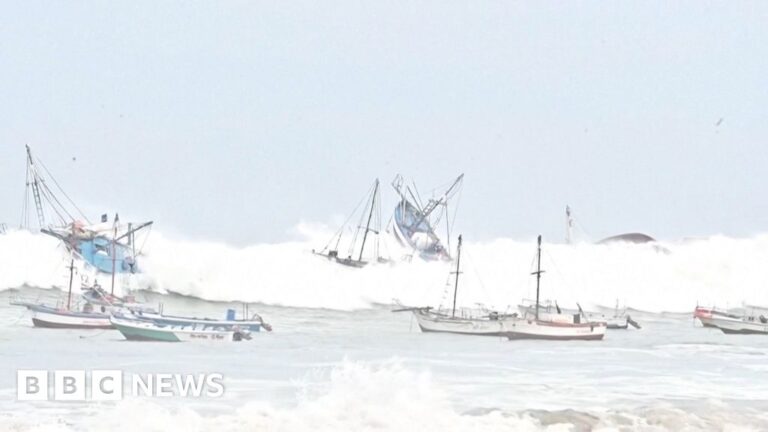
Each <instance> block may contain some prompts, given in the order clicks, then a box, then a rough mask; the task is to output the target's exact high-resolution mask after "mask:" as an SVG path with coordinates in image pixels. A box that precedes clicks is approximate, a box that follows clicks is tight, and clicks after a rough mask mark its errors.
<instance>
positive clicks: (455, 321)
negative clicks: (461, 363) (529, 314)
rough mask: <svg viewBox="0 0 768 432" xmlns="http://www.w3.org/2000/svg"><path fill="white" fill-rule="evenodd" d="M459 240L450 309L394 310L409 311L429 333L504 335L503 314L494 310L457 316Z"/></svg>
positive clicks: (463, 313) (466, 311)
mask: <svg viewBox="0 0 768 432" xmlns="http://www.w3.org/2000/svg"><path fill="white" fill-rule="evenodd" d="M461 243H462V237H461V236H459V242H458V246H457V247H456V270H455V271H454V272H452V274H454V275H455V279H454V288H453V307H452V308H451V309H450V310H441V309H439V308H438V309H437V310H435V309H433V308H431V307H413V308H400V309H396V310H395V311H394V312H405V311H410V312H412V313H413V316H414V317H415V318H416V321H417V322H418V324H419V328H420V329H421V331H422V332H425V333H429V332H435V333H456V334H464V335H474V336H504V335H505V330H504V320H505V319H506V318H508V316H507V315H504V314H500V313H498V312H495V311H489V310H481V311H473V310H466V309H463V310H460V311H459V314H458V315H457V313H456V312H457V310H456V297H457V295H458V289H459V275H460V274H461V271H460V265H461Z"/></svg>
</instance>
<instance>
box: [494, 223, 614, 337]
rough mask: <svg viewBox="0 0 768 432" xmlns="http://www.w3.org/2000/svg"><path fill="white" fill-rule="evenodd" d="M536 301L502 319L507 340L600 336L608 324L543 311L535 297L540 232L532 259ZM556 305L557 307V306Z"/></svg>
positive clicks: (537, 295)
mask: <svg viewBox="0 0 768 432" xmlns="http://www.w3.org/2000/svg"><path fill="white" fill-rule="evenodd" d="M536 262H537V265H536V271H535V272H533V273H532V274H535V275H536V303H535V305H534V306H533V308H532V310H531V308H526V309H524V310H522V312H523V315H522V316H520V317H515V318H510V319H507V320H504V326H505V329H504V330H505V332H506V336H507V338H509V339H510V340H517V339H545V340H602V339H603V337H604V336H605V331H606V329H607V328H608V324H607V323H606V322H605V321H602V320H601V321H590V320H588V319H586V317H584V315H583V314H582V313H578V314H564V313H561V311H556V312H555V313H550V312H543V311H542V307H541V302H540V301H539V294H540V285H541V274H542V273H543V270H541V236H539V238H538V250H537V259H536ZM558 309H559V308H558Z"/></svg>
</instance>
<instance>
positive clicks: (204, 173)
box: [0, 1, 768, 244]
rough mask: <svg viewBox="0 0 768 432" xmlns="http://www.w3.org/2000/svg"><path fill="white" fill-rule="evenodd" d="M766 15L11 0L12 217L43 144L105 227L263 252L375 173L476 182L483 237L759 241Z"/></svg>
mask: <svg viewBox="0 0 768 432" xmlns="http://www.w3.org/2000/svg"><path fill="white" fill-rule="evenodd" d="M766 23H768V3H766V2H746V1H745V2H701V1H694V2H667V1H659V2H651V1H648V2H628V1H625V2H597V1H594V2H578V1H570V2H511V1H510V2H503V1H467V2H451V1H448V2H446V1H435V2H425V1H418V2H374V1H369V2H299V1H292V2H256V1H247V2H234V1H229V2H202V1H197V2H194V1H185V2H170V1H168V2H155V1H130V2H128V1H126V2H54V1H49V2H18V3H16V4H14V5H5V6H4V8H3V13H2V14H0V101H2V103H0V149H2V151H0V221H6V222H8V223H9V224H12V225H16V224H18V221H19V218H20V210H21V204H22V196H23V192H24V144H27V143H28V144H30V145H31V146H32V148H33V150H34V151H35V152H36V154H37V156H39V157H40V158H41V159H43V160H44V161H45V162H46V164H47V165H48V167H49V168H50V169H51V170H52V171H53V172H54V174H55V175H56V177H57V179H58V180H59V182H61V183H62V184H63V186H64V187H65V189H67V190H68V192H69V193H70V194H71V195H72V196H73V198H75V200H76V201H77V202H78V203H80V204H81V205H82V206H84V207H86V208H88V209H89V210H90V211H91V212H93V216H94V218H96V217H97V215H98V214H99V213H101V212H102V211H109V212H114V211H119V212H120V213H121V215H123V214H125V215H129V216H130V217H132V218H134V219H137V220H139V219H153V220H155V221H156V224H157V225H156V227H157V228H156V229H158V230H161V231H164V232H174V233H178V234H179V235H184V236H187V237H194V238H208V239H222V240H226V241H229V242H234V243H239V244H244V243H250V242H258V241H278V240H281V239H286V238H289V237H290V235H291V234H290V230H291V228H292V227H293V226H295V225H296V224H297V223H298V222H299V221H301V220H304V221H318V222H328V221H331V220H332V218H333V216H334V215H338V214H344V213H347V212H348V211H349V210H351V208H352V207H354V205H355V203H357V201H358V200H359V199H360V198H361V197H362V195H363V194H364V193H365V191H366V190H367V188H368V187H369V185H370V183H371V181H372V179H373V177H375V176H379V177H380V178H381V180H382V182H383V184H384V185H385V188H384V192H385V195H384V200H385V208H386V209H388V208H389V207H391V206H392V205H393V204H394V194H393V193H392V190H391V188H390V187H389V186H388V183H389V182H390V181H391V179H392V178H393V177H394V175H395V174H396V173H398V172H401V173H403V174H405V175H406V176H409V177H413V178H415V180H416V181H417V182H418V183H419V185H420V187H421V189H422V190H427V189H428V188H429V187H431V186H435V185H438V184H443V183H445V182H447V181H449V180H450V179H452V178H453V177H455V176H456V175H457V174H458V173H459V172H464V173H466V179H465V186H464V191H463V194H462V201H461V207H460V209H459V211H460V213H459V217H458V222H459V226H458V228H459V229H460V230H461V231H462V232H464V233H465V235H466V237H467V239H470V238H473V239H490V238H494V237H498V236H513V237H525V238H528V237H533V236H534V235H535V234H537V233H539V232H541V233H543V234H544V235H545V238H550V239H553V240H559V239H561V238H562V237H563V208H564V206H565V205H566V204H570V205H571V206H572V207H573V208H574V211H575V212H576V214H577V217H578V219H579V221H580V222H581V224H582V225H584V226H585V227H586V228H587V230H588V231H589V233H590V234H592V235H593V236H594V237H596V238H599V237H604V236H608V235H611V234H615V233H618V232H624V231H643V232H647V233H649V234H651V235H655V236H657V237H661V238H670V239H672V238H678V237H685V236H694V235H707V234H715V233H724V234H728V235H736V236H743V235H750V234H753V233H756V232H761V231H764V230H765V225H766V214H768V204H766V202H767V200H766V197H765V186H766V185H768V174H767V172H768V171H767V170H766V165H768V157H767V156H768V143H767V142H766V138H767V137H768V26H767V25H766ZM721 118H722V119H723V120H722V122H720V124H719V125H717V123H718V121H719V120H720V119H721ZM73 157H76V158H77V160H76V161H73V160H72V158H73ZM384 218H385V220H386V219H388V215H385V216H384Z"/></svg>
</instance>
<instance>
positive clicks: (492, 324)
mask: <svg viewBox="0 0 768 432" xmlns="http://www.w3.org/2000/svg"><path fill="white" fill-rule="evenodd" d="M413 315H414V317H415V318H416V321H417V322H418V323H419V328H420V329H421V331H422V332H424V333H453V334H462V335H473V336H505V331H504V323H503V322H502V320H500V319H499V320H491V319H481V318H477V319H471V318H451V317H449V316H445V315H438V314H435V313H431V312H429V311H424V310H415V311H414V312H413Z"/></svg>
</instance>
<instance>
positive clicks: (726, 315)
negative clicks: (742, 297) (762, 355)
mask: <svg viewBox="0 0 768 432" xmlns="http://www.w3.org/2000/svg"><path fill="white" fill-rule="evenodd" d="M694 316H695V317H696V318H698V319H699V321H701V323H702V324H703V325H704V327H714V328H717V329H720V331H722V332H723V333H725V334H748V335H756V334H763V335H768V308H765V307H761V306H748V305H745V308H744V313H743V314H735V313H730V312H724V311H719V310H716V309H714V308H712V309H707V308H699V307H697V308H696V311H695V312H694Z"/></svg>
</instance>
